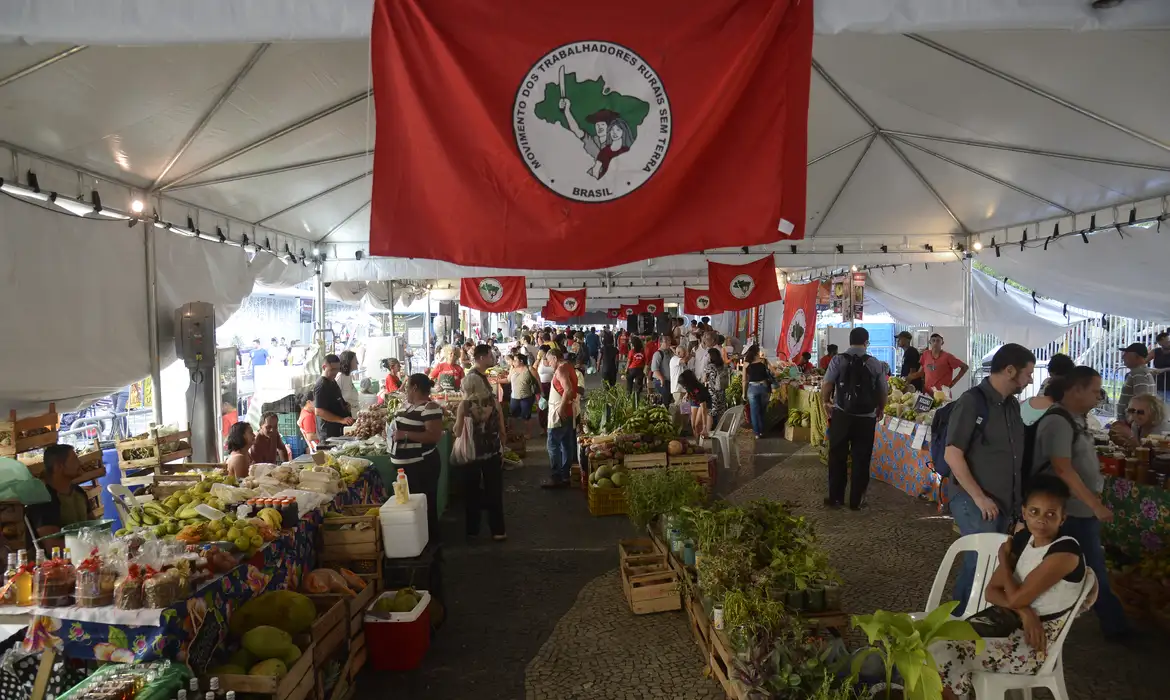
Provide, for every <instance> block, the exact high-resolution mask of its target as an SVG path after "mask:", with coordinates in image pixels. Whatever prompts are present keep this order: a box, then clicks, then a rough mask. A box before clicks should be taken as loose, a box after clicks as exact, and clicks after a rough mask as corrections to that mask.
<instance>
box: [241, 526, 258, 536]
mask: <svg viewBox="0 0 1170 700" xmlns="http://www.w3.org/2000/svg"><path fill="white" fill-rule="evenodd" d="M241 532H242V533H243V534H244V535H247V536H248V537H255V536H256V535H258V534H260V531H259V530H257V529H256V528H255V527H254V526H252V525H245V526H244V529H243V530H241Z"/></svg>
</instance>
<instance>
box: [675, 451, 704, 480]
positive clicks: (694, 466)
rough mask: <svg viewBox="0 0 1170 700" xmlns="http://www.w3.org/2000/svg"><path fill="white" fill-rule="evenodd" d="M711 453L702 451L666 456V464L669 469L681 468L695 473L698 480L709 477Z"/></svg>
mask: <svg viewBox="0 0 1170 700" xmlns="http://www.w3.org/2000/svg"><path fill="white" fill-rule="evenodd" d="M710 458H711V455H709V454H707V453H706V452H703V453H701V454H693V455H678V456H668V457H667V466H669V467H670V468H671V469H682V470H683V471H687V472H690V473H691V474H694V475H695V478H697V479H699V480H706V479H709V478H711V465H710Z"/></svg>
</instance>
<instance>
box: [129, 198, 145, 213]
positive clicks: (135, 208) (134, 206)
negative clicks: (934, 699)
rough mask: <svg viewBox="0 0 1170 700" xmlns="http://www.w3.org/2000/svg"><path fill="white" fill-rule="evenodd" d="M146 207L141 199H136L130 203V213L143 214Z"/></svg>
mask: <svg viewBox="0 0 1170 700" xmlns="http://www.w3.org/2000/svg"><path fill="white" fill-rule="evenodd" d="M145 207H146V205H145V204H143V203H142V200H141V199H136V200H134V201H133V202H130V211H132V212H134V213H135V214H141V213H142V210H143V208H145Z"/></svg>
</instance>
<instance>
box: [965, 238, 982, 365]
mask: <svg viewBox="0 0 1170 700" xmlns="http://www.w3.org/2000/svg"><path fill="white" fill-rule="evenodd" d="M972 262H974V261H973V260H972V259H971V258H964V260H963V325H964V326H966V327H967V350H966V353H967V362H968V363H969V364H972V365H974V364H975V360H974V358H972V357H971V352H972V350H973V348H974V347H975V337H974V336H975V304H974V299H973V297H972V294H971V282H972V270H973V268H974V265H972ZM981 366H982V365H976V367H977V368H978V367H981ZM969 384H970V380H968V385H969Z"/></svg>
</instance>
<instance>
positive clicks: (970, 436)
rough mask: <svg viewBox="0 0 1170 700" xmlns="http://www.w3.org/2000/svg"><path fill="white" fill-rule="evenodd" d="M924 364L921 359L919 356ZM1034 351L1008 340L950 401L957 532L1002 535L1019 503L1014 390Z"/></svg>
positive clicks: (966, 585) (964, 572) (966, 568)
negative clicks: (980, 375) (977, 378)
mask: <svg viewBox="0 0 1170 700" xmlns="http://www.w3.org/2000/svg"><path fill="white" fill-rule="evenodd" d="M922 361H923V363H924V364H925V362H926V358H925V357H924V358H923V360H922ZM1035 368H1036V356H1035V355H1033V354H1032V351H1031V350H1029V349H1027V348H1025V347H1024V346H1023V345H1017V344H1016V343H1008V344H1007V345H1004V346H1003V347H1001V348H1000V349H999V350H997V351H996V352H995V355H993V356H992V358H991V375H990V376H989V377H987V378H986V379H984V380H983V381H982V382H980V383H979V386H976V387H974V388H972V389H969V390H968V391H966V392H964V393H963V395H962V396H960V397H959V399H958V400H957V401H955V407H954V408H953V409H952V410H951V414H950V417H949V419H948V422H947V426H946V452H945V459H946V462H947V465H948V466H949V467H950V469H951V477H952V478H951V480H950V481H949V482H947V493H948V495H949V496H950V508H951V514H952V515H953V516H954V519H955V525H957V526H958V528H959V534H962V535H973V534H976V533H980V532H1000V533H1004V534H1007V532H1008V527H1009V525H1010V523H1011V519H1012V515H1013V514H1015V513H1018V512H1020V507H1021V505H1022V504H1023V484H1022V476H1021V468H1022V466H1023V463H1024V422H1023V420H1021V418H1020V403H1019V401H1017V400H1016V395H1017V394H1019V393H1020V392H1021V391H1023V390H1024V388H1025V387H1027V386H1028V385H1029V384H1031V383H1032V371H1033V370H1034V369H1035ZM975 565H976V555H975V554H974V553H973V552H968V553H966V554H964V555H963V561H962V564H961V566H960V568H959V575H958V578H957V579H956V580H955V593H954V599H955V600H957V601H959V607H958V608H956V611H955V614H956V615H957V614H960V613H962V612H963V609H964V608H965V607H966V605H967V598H968V597H970V595H971V586H972V583H973V580H974V578H975Z"/></svg>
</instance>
